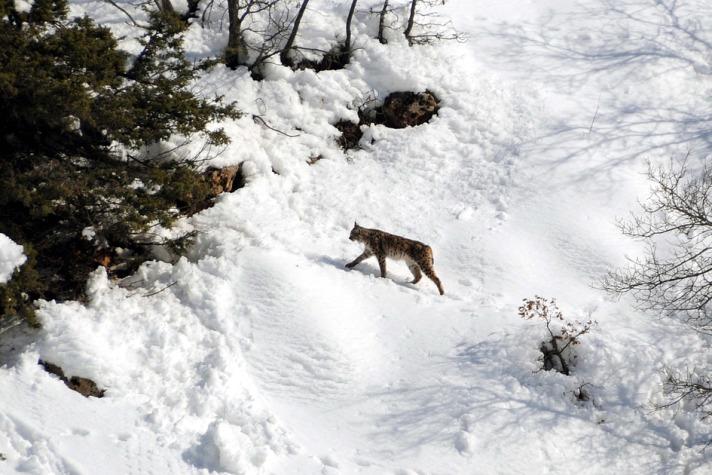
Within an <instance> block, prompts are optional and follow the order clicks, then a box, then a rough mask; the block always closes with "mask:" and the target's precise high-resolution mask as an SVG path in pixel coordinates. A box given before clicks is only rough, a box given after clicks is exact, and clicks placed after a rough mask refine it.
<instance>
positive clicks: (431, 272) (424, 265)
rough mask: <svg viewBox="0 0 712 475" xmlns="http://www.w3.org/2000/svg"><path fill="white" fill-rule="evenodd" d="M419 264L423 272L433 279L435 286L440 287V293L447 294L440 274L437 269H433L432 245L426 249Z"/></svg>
mask: <svg viewBox="0 0 712 475" xmlns="http://www.w3.org/2000/svg"><path fill="white" fill-rule="evenodd" d="M418 264H419V265H420V268H421V269H422V270H423V273H424V274H425V275H426V276H427V277H428V279H430V280H432V281H433V283H434V284H435V286H436V287H437V288H438V292H440V295H445V291H444V290H443V285H442V283H441V282H440V279H439V278H438V276H437V275H436V274H435V269H433V250H432V249H430V247H428V248H426V249H425V252H424V253H423V259H422V260H421V262H419V263H418Z"/></svg>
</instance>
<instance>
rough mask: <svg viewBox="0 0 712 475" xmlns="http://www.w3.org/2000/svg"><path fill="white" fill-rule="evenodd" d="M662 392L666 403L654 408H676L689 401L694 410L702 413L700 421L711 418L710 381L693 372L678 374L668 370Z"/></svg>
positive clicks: (711, 396)
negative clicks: (666, 399) (666, 397)
mask: <svg viewBox="0 0 712 475" xmlns="http://www.w3.org/2000/svg"><path fill="white" fill-rule="evenodd" d="M666 376H667V377H666V379H665V384H664V386H663V390H664V391H665V394H667V396H668V401H667V402H666V403H664V404H659V405H657V406H656V408H657V409H663V408H667V407H672V406H676V405H678V404H680V403H682V402H685V401H689V402H691V403H692V404H693V405H694V408H695V409H696V410H699V411H700V412H701V413H702V419H707V418H709V417H710V416H712V379H710V377H709V376H707V375H701V374H698V373H697V372H694V371H687V372H686V373H685V374H682V375H681V374H679V373H676V372H673V371H671V370H668V371H667V372H666Z"/></svg>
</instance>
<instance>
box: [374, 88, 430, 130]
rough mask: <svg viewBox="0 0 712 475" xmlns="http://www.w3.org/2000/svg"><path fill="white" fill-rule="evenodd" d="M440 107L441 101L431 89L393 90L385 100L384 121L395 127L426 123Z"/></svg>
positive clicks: (387, 124)
mask: <svg viewBox="0 0 712 475" xmlns="http://www.w3.org/2000/svg"><path fill="white" fill-rule="evenodd" d="M439 107H440V101H439V100H438V98H437V97H435V95H434V94H433V93H431V92H429V91H425V92H418V93H416V92H409V91H400V92H392V93H391V94H389V95H388V97H386V100H385V101H384V102H383V123H384V124H385V125H386V126H387V127H392V128H395V129H402V128H405V127H412V126H415V125H420V124H424V123H425V122H427V121H429V120H430V118H431V117H432V116H433V115H434V114H436V113H437V112H438V108H439Z"/></svg>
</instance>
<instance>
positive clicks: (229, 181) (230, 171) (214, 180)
mask: <svg viewBox="0 0 712 475" xmlns="http://www.w3.org/2000/svg"><path fill="white" fill-rule="evenodd" d="M241 169H242V165H241V164H240V165H232V166H229V167H224V168H212V167H211V168H208V169H207V170H206V171H205V177H206V179H207V180H208V183H209V184H210V192H211V194H212V195H213V196H217V195H219V194H220V193H223V192H226V193H232V192H233V191H235V190H237V189H239V188H242V187H243V186H244V185H245V180H244V178H243V176H242V173H241V171H242V170H241Z"/></svg>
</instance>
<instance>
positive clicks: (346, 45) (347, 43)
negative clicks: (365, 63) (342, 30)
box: [344, 0, 358, 56]
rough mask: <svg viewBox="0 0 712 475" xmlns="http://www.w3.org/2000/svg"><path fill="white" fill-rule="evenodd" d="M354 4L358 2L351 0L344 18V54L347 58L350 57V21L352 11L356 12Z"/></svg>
mask: <svg viewBox="0 0 712 475" xmlns="http://www.w3.org/2000/svg"><path fill="white" fill-rule="evenodd" d="M356 2H358V0H353V1H352V2H351V9H350V10H349V16H348V17H346V41H344V54H345V55H349V56H351V20H352V19H353V17H354V10H356Z"/></svg>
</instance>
